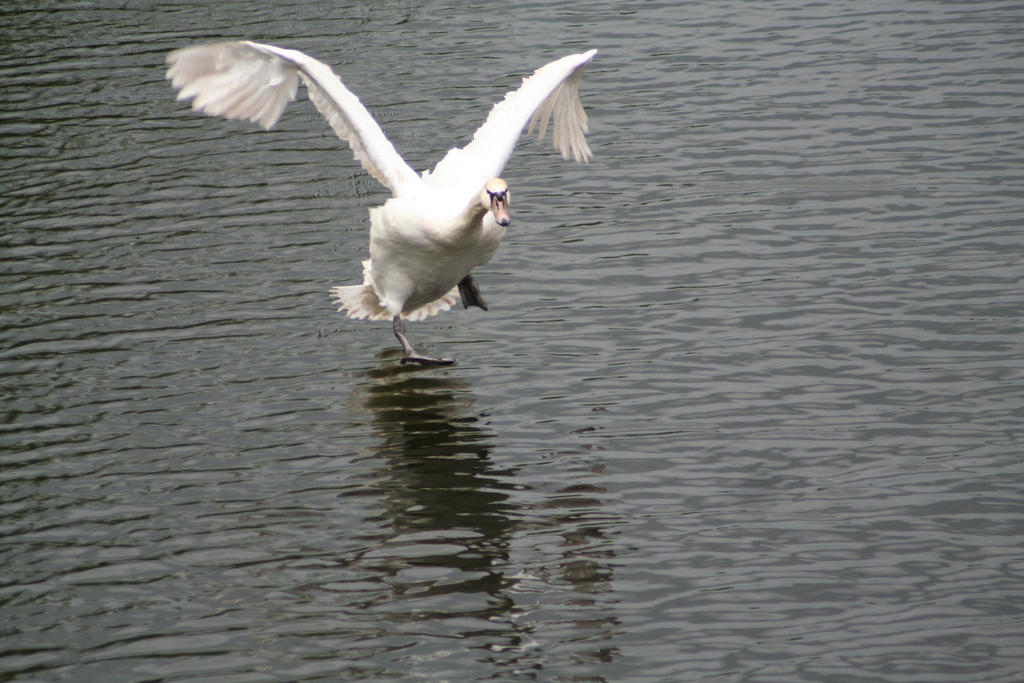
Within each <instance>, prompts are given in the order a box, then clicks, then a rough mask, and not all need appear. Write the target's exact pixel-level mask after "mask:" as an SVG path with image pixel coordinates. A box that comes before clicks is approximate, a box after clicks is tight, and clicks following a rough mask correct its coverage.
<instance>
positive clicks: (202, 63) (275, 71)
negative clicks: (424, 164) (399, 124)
mask: <svg viewBox="0 0 1024 683" xmlns="http://www.w3.org/2000/svg"><path fill="white" fill-rule="evenodd" d="M167 63H168V65H169V68H168V69H167V78H169V79H170V80H171V84H172V85H173V86H174V87H175V88H178V89H180V91H179V92H178V99H179V100H189V99H191V100H192V108H193V109H195V110H196V111H201V112H203V113H206V114H210V115H212V116H221V117H224V118H228V119H239V120H247V121H252V122H253V123H259V124H260V125H261V126H263V128H265V129H270V128H271V127H273V126H274V124H276V123H277V121H278V119H280V118H281V113H282V112H283V111H284V108H285V106H286V105H287V104H288V103H289V102H291V101H292V100H294V99H295V94H296V91H297V89H298V82H299V79H300V78H301V79H302V82H303V83H304V84H305V85H306V89H307V91H308V92H309V97H310V100H312V102H313V104H314V106H316V108H317V110H318V111H319V112H320V113H321V114H322V115H323V116H324V118H325V119H327V122H328V123H329V124H330V125H331V128H332V129H333V130H334V132H335V133H337V135H338V137H340V138H341V139H342V140H344V141H346V142H347V143H348V144H349V147H350V148H351V149H352V153H353V155H354V156H355V158H356V160H357V161H359V163H360V164H361V165H362V167H363V168H364V169H365V170H366V171H367V172H368V173H369V174H370V175H372V176H373V177H374V178H376V179H377V180H379V181H380V182H382V183H384V184H385V185H386V186H388V187H389V188H390V189H391V191H392V192H393V193H394V194H396V195H397V194H399V193H401V192H403V191H405V190H408V189H410V185H413V184H418V183H419V182H420V180H419V177H418V176H417V175H416V172H415V171H413V169H412V168H410V167H409V165H408V164H407V163H406V162H405V160H404V159H402V157H401V155H399V153H398V152H397V151H396V150H395V147H394V145H392V144H391V142H390V141H389V140H388V139H387V136H385V135H384V131H383V130H381V128H380V126H379V125H378V124H377V122H376V121H375V120H374V119H373V116H372V115H371V114H370V112H369V111H367V109H366V107H364V106H363V104H362V103H361V102H360V101H359V98H358V97H356V96H355V95H354V94H353V93H352V92H351V91H350V90H349V89H348V88H346V87H345V85H344V84H343V83H342V82H341V79H340V78H339V77H338V75H337V74H335V73H334V71H332V70H331V68H330V67H329V66H327V65H326V64H324V63H323V62H320V61H317V60H316V59H313V58H312V57H310V56H308V55H306V54H303V53H302V52H299V51H297V50H286V49H284V48H279V47H275V46H273V45H265V44H262V43H254V42H251V41H240V42H227V43H212V44H207V45H195V46H192V47H186V48H182V49H180V50H175V51H174V52H172V53H170V54H169V55H168V56H167Z"/></svg>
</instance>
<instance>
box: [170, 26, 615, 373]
mask: <svg viewBox="0 0 1024 683" xmlns="http://www.w3.org/2000/svg"><path fill="white" fill-rule="evenodd" d="M595 53H596V50H591V51H589V52H584V53H581V54H577V55H570V56H568V57H563V58H562V59H559V60H556V61H554V62H551V63H550V64H548V65H546V66H543V67H541V68H540V69H538V70H537V71H536V72H534V74H533V75H532V76H530V77H529V78H527V79H525V80H524V81H523V84H522V86H520V88H519V89H518V90H516V91H514V92H511V93H509V94H508V95H506V96H505V99H504V100H502V101H501V102H499V103H498V104H496V105H495V106H494V108H493V109H492V110H491V113H490V115H489V116H488V117H487V120H486V121H485V122H484V124H483V125H482V126H481V127H480V128H479V130H477V132H476V134H475V135H474V136H473V140H472V141H471V142H470V143H469V144H468V145H466V146H465V147H463V148H461V149H459V148H457V149H452V150H450V151H449V152H448V153H447V155H445V157H444V158H443V159H442V160H441V161H440V162H439V163H438V164H437V166H435V167H434V170H433V171H430V172H425V173H424V174H423V175H422V176H419V175H417V174H416V172H415V171H413V169H412V168H410V167H409V166H408V164H406V163H405V161H404V160H403V159H402V157H401V156H400V155H399V154H398V152H397V151H395V148H394V146H393V145H392V144H391V142H390V141H388V139H387V137H385V135H384V132H383V131H382V130H381V129H380V126H378V125H377V122H376V121H374V120H373V117H372V116H371V115H370V113H369V112H368V111H367V110H366V108H365V107H363V105H362V104H361V103H360V102H359V100H358V99H357V98H356V96H355V95H353V94H352V93H351V92H350V91H349V90H348V89H347V88H346V87H345V86H344V85H343V84H342V82H341V79H340V78H338V76H337V75H336V74H335V73H334V72H333V71H331V69H330V67H328V66H327V65H325V64H323V63H321V62H319V61H317V60H315V59H313V58H312V57H309V56H307V55H305V54H303V53H301V52H297V51H295V50H285V49H282V48H279V47H274V46H272V45H263V44H260V43H253V42H248V41H246V42H232V43H215V44H210V45H198V46H193V47H187V48H184V49H181V50H176V51H174V52H172V53H171V54H170V55H169V56H168V57H167V62H168V64H170V68H169V69H168V71H167V77H168V78H170V79H171V82H172V84H173V85H174V87H175V88H180V89H181V91H180V92H179V93H178V99H190V98H194V99H193V101H192V108H193V109H197V110H199V111H203V112H206V113H208V114H211V115H215V116H223V117H225V118H229V119H248V120H250V121H253V122H259V123H260V124H261V125H262V126H263V127H264V128H267V129H269V128H270V127H271V126H273V125H274V124H275V123H276V122H277V120H278V118H279V117H280V116H281V112H282V111H283V110H284V107H285V105H286V104H287V103H288V102H289V101H290V100H292V99H294V98H295V91H296V88H297V87H298V80H299V78H300V77H301V79H302V81H303V83H305V85H306V89H307V90H308V91H309V97H310V99H311V100H312V101H313V104H314V105H316V108H317V109H318V110H319V111H320V113H321V114H323V115H324V117H325V118H326V119H327V120H328V122H329V123H330V124H331V127H332V128H333V129H334V132H336V133H337V134H338V136H339V137H340V138H342V139H343V140H346V141H347V142H348V144H349V146H350V147H351V148H352V152H353V153H354V154H355V157H356V159H358V160H359V161H360V163H362V165H363V168H364V169H366V171H368V172H369V173H370V174H371V175H372V176H373V177H374V178H376V179H377V180H379V181H381V182H382V183H384V184H385V185H387V186H388V188H390V189H391V192H392V195H393V196H392V197H391V199H389V200H388V201H387V202H385V204H384V205H383V206H381V207H377V208H374V209H371V210H370V259H369V260H367V261H364V262H363V284H361V285H353V286H348V287H335V288H334V289H332V290H331V293H332V294H333V295H334V297H335V299H336V301H337V303H339V304H340V307H339V308H338V310H339V311H347V313H348V316H349V317H350V318H370V319H371V320H383V319H387V318H391V319H392V321H393V322H392V325H393V328H394V332H395V336H396V337H397V338H398V341H399V342H400V343H401V345H402V351H403V357H402V363H405V362H407V361H412V362H416V363H423V364H444V365H447V364H450V363H452V362H453V361H452V360H450V359H435V358H427V357H425V356H421V355H419V354H417V353H416V351H415V350H414V349H413V347H412V345H411V344H410V343H409V341H408V340H407V339H406V337H405V325H404V324H403V322H402V319H403V318H408V319H410V320H420V319H422V318H425V317H427V316H429V315H433V314H435V313H437V312H438V311H445V310H448V309H449V308H451V306H452V304H454V303H455V301H456V300H458V298H459V297H460V296H461V298H462V303H463V305H464V306H465V307H467V308H468V307H469V306H479V307H480V308H483V309H486V308H487V306H486V304H485V303H484V301H483V298H482V297H481V295H480V290H479V288H478V287H477V284H476V282H475V281H474V280H473V277H472V275H470V271H471V270H472V269H473V268H475V267H477V266H481V265H483V264H485V263H487V262H488V261H490V260H491V257H492V256H493V255H494V252H495V251H496V250H497V248H498V243H499V242H500V241H501V238H502V236H503V235H504V233H505V227H506V226H507V225H508V224H509V222H510V220H511V217H510V215H509V201H510V193H509V190H508V187H507V186H506V184H505V182H504V181H503V180H501V179H500V178H498V177H497V176H498V175H499V174H500V173H501V170H502V168H504V166H505V163H506V162H507V161H508V159H509V157H510V156H511V155H512V150H513V148H514V147H515V144H516V141H517V140H518V138H519V134H520V133H521V132H522V130H523V128H524V127H525V126H526V124H527V123H529V124H530V129H531V130H532V129H533V127H534V125H536V124H538V123H539V126H540V135H541V137H543V135H544V131H545V129H546V128H547V124H548V121H549V120H550V119H551V118H552V117H554V136H553V137H554V144H555V148H556V149H557V150H558V151H559V152H561V154H562V156H563V157H565V158H566V159H568V158H569V157H570V156H571V157H573V158H574V159H576V160H577V161H586V160H587V159H588V158H589V157H590V149H589V147H588V146H587V142H586V139H585V137H584V133H586V130H587V116H586V114H585V113H584V112H583V107H582V106H581V105H580V101H579V82H580V78H581V77H582V73H583V69H584V67H585V66H586V64H587V63H588V62H589V61H590V60H591V59H592V58H593V56H594V54H595Z"/></svg>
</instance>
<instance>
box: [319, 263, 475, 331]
mask: <svg viewBox="0 0 1024 683" xmlns="http://www.w3.org/2000/svg"><path fill="white" fill-rule="evenodd" d="M369 268H370V262H369V261H363V284H361V285H342V286H339V287H332V288H331V290H330V294H331V296H332V297H334V303H335V304H337V305H338V312H339V313H342V312H343V313H345V314H346V315H347V316H348V317H349V318H353V319H355V320H363V319H369V320H391V317H392V315H391V312H390V311H388V309H387V308H385V307H384V305H383V304H382V303H381V301H380V297H378V296H377V292H376V290H374V288H373V284H372V282H371V281H370V273H369ZM458 300H459V289H458V287H454V288H452V290H451V291H449V292H448V293H447V294H445V295H444V296H442V297H441V298H439V299H435V300H434V301H431V302H430V303H428V304H424V305H422V306H420V307H419V308H417V309H415V310H413V311H408V312H406V313H403V314H402V317H403V318H405V319H406V320H423V319H424V318H426V317H429V316H432V315H434V314H436V313H440V312H441V311H447V310H449V309H450V308H451V307H452V305H453V304H455V302H456V301H458Z"/></svg>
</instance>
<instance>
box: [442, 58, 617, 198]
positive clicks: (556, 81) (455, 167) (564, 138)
mask: <svg viewBox="0 0 1024 683" xmlns="http://www.w3.org/2000/svg"><path fill="white" fill-rule="evenodd" d="M595 54H597V50H590V51H588V52H583V53H580V54H577V55H569V56H568V57H562V58H561V59H558V60H555V61H553V62H551V63H549V64H546V65H544V66H542V67H541V68H539V69H537V70H536V71H534V72H533V75H531V76H529V77H528V78H524V79H523V84H522V85H521V86H519V89H518V90H514V91H512V92H510V93H508V94H506V95H505V99H503V100H502V101H501V102H498V103H497V104H496V105H494V108H492V109H491V113H490V114H488V116H487V120H486V121H484V124H483V125H482V126H480V128H479V129H477V131H476V133H475V134H474V135H473V140H472V141H471V142H470V143H469V144H468V145H466V146H465V147H463V148H461V149H453V150H451V151H449V152H448V154H447V155H445V157H444V159H442V160H441V161H440V162H439V163H438V164H437V166H436V167H434V170H433V171H432V172H431V173H430V174H428V175H427V176H426V180H427V182H431V183H435V184H449V183H461V182H466V183H467V184H468V185H472V186H473V189H474V190H475V189H477V188H479V187H481V186H482V185H483V184H484V183H485V182H486V181H487V180H488V179H490V178H495V177H497V176H499V175H501V171H502V169H503V168H505V164H506V162H508V160H509V157H511V156H512V150H513V149H515V146H516V142H517V141H518V140H519V136H520V134H521V133H522V131H523V128H525V127H526V125H527V124H529V126H530V129H529V132H530V133H532V132H533V130H534V128H536V127H539V129H540V134H539V137H540V139H541V140H543V139H544V133H545V131H546V130H547V127H548V122H549V121H551V120H552V119H553V121H554V134H553V140H554V145H555V149H557V150H558V151H559V152H560V153H561V154H562V156H563V157H564V158H565V159H569V158H572V159H573V160H575V161H588V160H589V159H590V156H591V153H590V147H588V146H587V140H586V137H585V134H586V132H587V114H586V113H585V112H584V111H583V105H582V104H580V96H579V91H580V80H581V79H582V77H583V70H584V69H585V68H586V66H587V64H588V63H589V62H590V60H591V59H593V58H594V55H595Z"/></svg>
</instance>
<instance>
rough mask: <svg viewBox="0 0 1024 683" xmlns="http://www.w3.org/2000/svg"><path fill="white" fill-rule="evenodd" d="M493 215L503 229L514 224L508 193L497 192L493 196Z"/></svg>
mask: <svg viewBox="0 0 1024 683" xmlns="http://www.w3.org/2000/svg"><path fill="white" fill-rule="evenodd" d="M491 213H493V214H494V220H495V221H496V222H497V223H498V225H500V226H501V227H505V226H506V225H508V224H509V223H511V222H512V214H510V213H509V212H508V192H496V193H494V194H492V195H491Z"/></svg>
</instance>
